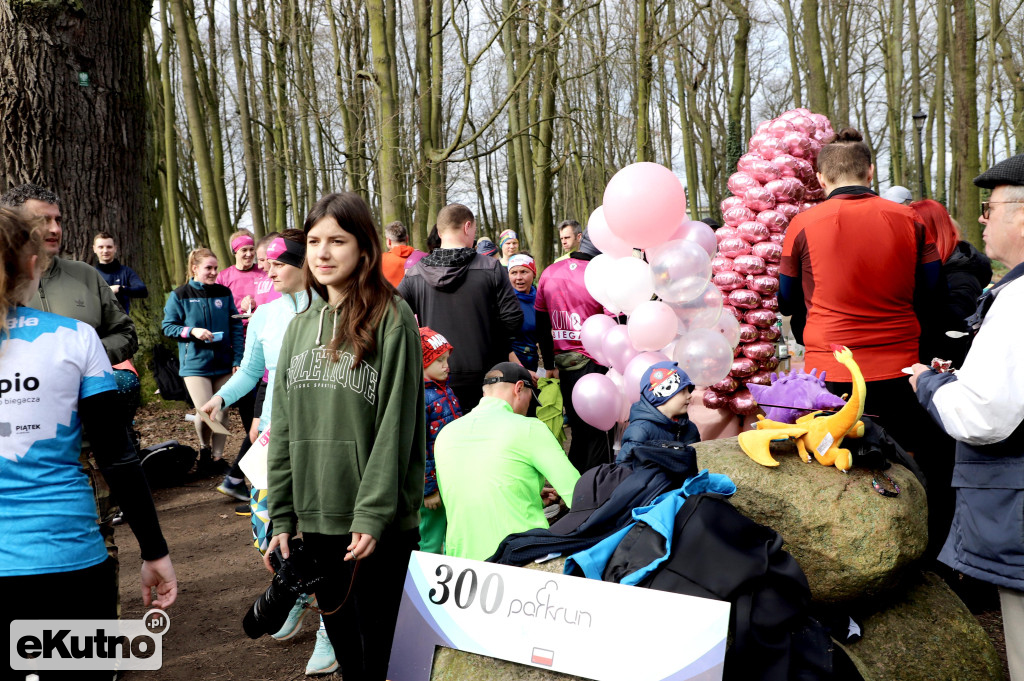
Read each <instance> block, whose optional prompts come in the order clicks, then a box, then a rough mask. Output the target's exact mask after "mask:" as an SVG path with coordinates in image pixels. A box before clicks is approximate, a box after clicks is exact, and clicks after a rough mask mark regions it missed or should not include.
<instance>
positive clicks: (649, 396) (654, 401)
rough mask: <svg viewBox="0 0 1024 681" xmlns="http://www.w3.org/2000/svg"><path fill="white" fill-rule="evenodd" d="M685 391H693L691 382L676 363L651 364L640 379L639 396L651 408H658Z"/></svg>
mask: <svg viewBox="0 0 1024 681" xmlns="http://www.w3.org/2000/svg"><path fill="white" fill-rule="evenodd" d="M686 389H690V390H693V381H691V380H690V377H689V376H687V375H686V372H685V371H683V370H682V369H680V368H679V365H678V364H677V363H676V362H658V363H657V364H652V365H651V366H650V367H649V368H648V369H647V371H645V372H644V375H643V378H641V379H640V396H641V397H643V398H644V399H645V400H647V401H648V402H649V403H650V404H651V406H653V407H660V406H661V405H663V404H665V403H666V402H668V401H669V400H670V399H672V398H673V397H675V395H676V394H677V393H678V392H679V391H680V390H686Z"/></svg>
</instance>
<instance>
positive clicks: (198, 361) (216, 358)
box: [163, 279, 245, 376]
mask: <svg viewBox="0 0 1024 681" xmlns="http://www.w3.org/2000/svg"><path fill="white" fill-rule="evenodd" d="M237 314H238V310H237V309H235V299H234V297H232V295H231V289H229V288H228V287H227V286H221V285H220V284H200V283H199V282H198V281H195V280H194V279H192V280H189V282H188V283H187V284H185V285H184V286H179V287H178V288H176V289H174V290H173V291H171V295H169V296H168V297H167V303H166V304H165V305H164V322H163V330H164V335H165V336H168V337H170V338H173V339H175V340H176V341H178V361H179V362H180V363H181V371H180V372H179V373H180V374H181V375H182V376H220V375H223V374H227V373H230V372H231V367H235V366H239V365H241V363H242V353H243V350H244V343H245V340H244V337H243V335H242V320H241V319H235V318H234V315H237ZM194 328H201V329H207V330H208V331H210V332H212V333H217V332H221V333H223V334H224V336H223V338H221V340H219V341H211V342H209V343H206V342H203V341H200V340H196V338H195V336H193V335H192V329H194Z"/></svg>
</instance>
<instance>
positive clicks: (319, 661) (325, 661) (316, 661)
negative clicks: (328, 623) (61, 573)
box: [306, 627, 338, 676]
mask: <svg viewBox="0 0 1024 681" xmlns="http://www.w3.org/2000/svg"><path fill="white" fill-rule="evenodd" d="M337 670H338V658H337V656H336V655H335V654H334V646H332V645H331V639H329V638H327V631H325V630H324V628H323V627H321V628H320V630H319V631H317V632H316V646H314V648H313V655H312V656H311V657H310V658H309V662H307V663H306V676H320V675H322V674H331V673H333V672H335V671H337Z"/></svg>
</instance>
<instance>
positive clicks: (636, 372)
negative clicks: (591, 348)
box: [588, 352, 669, 402]
mask: <svg viewBox="0 0 1024 681" xmlns="http://www.w3.org/2000/svg"><path fill="white" fill-rule="evenodd" d="M668 361H669V359H668V357H666V356H665V355H663V354H662V353H660V352H642V353H640V354H639V355H637V356H636V357H634V358H633V359H632V360H631V361H630V363H629V365H628V366H627V367H626V370H625V371H623V372H622V379H623V383H624V384H625V392H624V394H625V395H626V399H632V400H633V402H636V401H637V400H638V399H640V379H641V378H643V375H644V372H645V371H647V370H648V369H649V368H650V366H651V365H652V364H657V363H658V362H668ZM588 375H589V374H588Z"/></svg>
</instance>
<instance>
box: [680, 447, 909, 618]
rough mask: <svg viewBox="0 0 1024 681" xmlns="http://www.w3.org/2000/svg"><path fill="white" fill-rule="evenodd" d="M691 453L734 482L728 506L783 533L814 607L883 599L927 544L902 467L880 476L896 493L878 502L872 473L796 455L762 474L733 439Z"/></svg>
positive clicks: (700, 465) (701, 464)
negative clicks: (844, 469) (893, 484)
mask: <svg viewBox="0 0 1024 681" xmlns="http://www.w3.org/2000/svg"><path fill="white" fill-rule="evenodd" d="M694 447H695V449H696V450H697V466H698V468H700V469H703V468H707V469H709V470H710V471H711V472H712V473H723V474H725V475H728V476H729V477H730V478H732V481H733V482H735V483H736V487H737V489H738V491H737V493H736V495H735V496H734V497H733V498H732V503H733V506H735V507H736V509H737V510H739V511H740V512H741V513H743V514H744V515H746V516H747V517H749V518H751V519H752V520H754V521H755V522H758V523H761V524H762V525H767V526H768V527H771V528H772V529H774V530H775V531H776V532H778V533H779V534H780V535H782V538H783V540H785V542H786V545H785V549H786V550H787V551H789V552H790V553H791V554H792V555H793V557H794V558H796V560H797V562H798V563H800V567H802V568H803V570H804V573H805V574H806V575H807V581H808V582H809V583H810V587H811V594H812V596H813V597H814V599H815V600H817V601H820V602H823V603H843V602H849V601H853V600H856V599H859V598H864V597H869V596H874V595H878V594H881V593H884V592H885V591H887V590H888V589H890V588H892V587H893V586H895V585H896V584H897V583H898V581H899V579H900V577H901V575H902V573H903V572H904V571H905V569H906V568H907V567H908V566H909V565H911V564H912V563H913V561H915V560H916V559H917V558H919V557H920V556H921V554H922V553H923V552H924V550H925V547H926V546H927V544H928V508H927V503H926V499H925V491H924V487H923V486H922V485H921V483H920V482H918V480H917V478H916V477H914V474H913V473H911V472H910V471H909V470H907V469H906V468H904V467H903V466H896V465H894V466H892V467H891V468H890V469H889V470H888V471H886V473H887V474H888V475H889V476H890V477H891V478H892V479H893V480H895V481H896V482H897V484H899V486H900V488H901V490H902V491H901V492H900V494H899V496H896V497H885V496H882V495H881V494H879V493H878V492H876V491H875V490H874V489H873V488H872V486H871V480H872V478H874V477H876V474H875V473H873V472H871V471H867V470H862V469H856V468H854V469H852V470H851V471H849V472H848V473H843V472H841V471H839V470H838V469H836V468H835V467H832V466H822V465H820V464H818V463H817V462H811V463H807V462H804V461H801V460H800V458H799V457H798V456H797V455H796V454H795V453H794V454H781V455H776V456H775V458H776V459H777V460H778V461H779V466H778V467H774V468H769V467H766V466H762V465H760V464H757V463H754V461H753V460H751V459H750V457H748V456H747V455H746V454H744V453H743V450H741V449H740V446H739V443H738V442H737V441H736V438H734V437H733V438H725V439H721V440H711V441H708V442H701V443H698V444H696V445H695V446H694ZM878 479H879V481H880V482H882V483H883V484H884V485H885V487H886V488H889V487H890V485H889V483H888V481H886V480H884V478H881V476H878Z"/></svg>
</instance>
